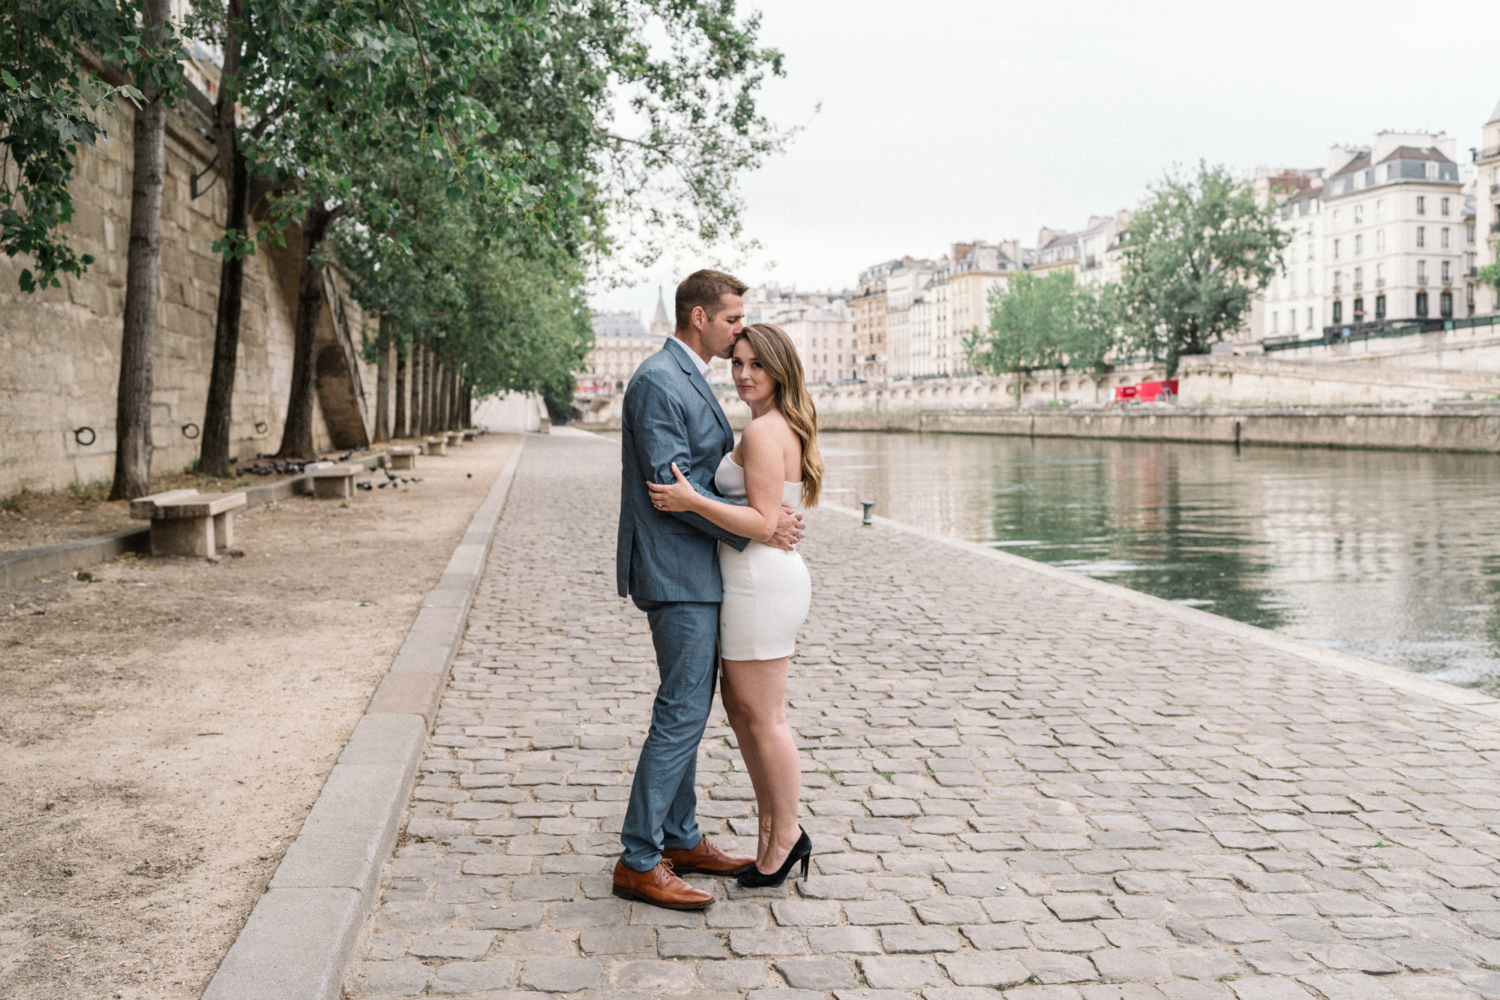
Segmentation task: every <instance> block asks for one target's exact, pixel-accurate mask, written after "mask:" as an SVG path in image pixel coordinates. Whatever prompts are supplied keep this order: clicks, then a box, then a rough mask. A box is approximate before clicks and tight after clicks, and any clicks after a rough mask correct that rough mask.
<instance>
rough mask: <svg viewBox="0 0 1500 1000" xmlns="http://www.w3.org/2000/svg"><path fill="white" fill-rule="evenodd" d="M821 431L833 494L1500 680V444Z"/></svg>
mask: <svg viewBox="0 0 1500 1000" xmlns="http://www.w3.org/2000/svg"><path fill="white" fill-rule="evenodd" d="M822 442H823V453H824V456H825V459H826V461H827V464H828V477H827V486H826V492H825V496H826V499H827V501H828V502H829V503H835V504H840V505H843V506H850V507H854V506H857V502H858V501H860V500H874V501H876V503H877V506H876V508H875V510H876V513H878V514H883V515H885V516H887V517H890V518H893V519H894V520H897V521H903V522H906V523H908V524H914V525H919V526H921V527H924V528H929V529H932V530H935V531H939V532H943V533H945V534H949V535H953V536H955V537H958V538H964V539H968V540H970V541H975V542H981V543H984V544H987V545H992V546H995V547H996V548H1001V549H1004V550H1005V551H1007V552H1011V553H1014V554H1016V555H1019V556H1025V557H1027V558H1029V559H1035V560H1038V561H1040V562H1045V563H1050V564H1052V565H1054V566H1059V567H1061V568H1063V569H1068V570H1072V571H1074V572H1077V573H1086V574H1088V575H1089V576H1094V577H1098V578H1100V579H1103V580H1108V581H1110V582H1112V583H1117V584H1120V585H1122V586H1126V587H1130V588H1132V589H1135V590H1140V591H1144V592H1146V593H1148V594H1154V595H1156V596H1158V597H1164V598H1166V599H1167V600H1170V601H1176V602H1178V603H1181V604H1187V605H1191V606H1194V607H1199V608H1202V609H1204V610H1205V611H1210V612H1213V613H1215V614H1220V615H1224V616H1226V617H1228V618H1234V619H1236V620H1238V621H1242V622H1249V623H1250V624H1252V625H1259V626H1262V627H1264V628H1268V629H1274V630H1276V631H1278V632H1284V633H1286V634H1287V635H1291V636H1296V637H1297V638H1299V639H1304V640H1306V641H1308V642H1312V643H1316V644H1318V645H1320V646H1327V647H1331V648H1335V649H1340V650H1344V651H1345V652H1348V653H1352V654H1354V655H1357V656H1362V657H1365V658H1367V659H1371V660H1376V661H1379V662H1381V663H1389V664H1392V665H1395V666H1401V667H1406V668H1408V669H1411V670H1414V671H1418V672H1420V673H1424V674H1428V675H1430V676H1432V677H1435V678H1437V679H1440V680H1444V681H1448V682H1450V683H1454V684H1461V685H1465V686H1471V687H1478V688H1482V689H1484V690H1487V691H1489V692H1491V693H1496V694H1500V503H1497V502H1496V484H1497V482H1500V457H1496V456H1489V455H1448V454H1429V453H1420V452H1394V451H1333V450H1314V449H1291V448H1250V447H1247V448H1244V449H1242V450H1240V451H1236V450H1235V449H1234V448H1233V447H1229V446H1223V445H1195V444H1163V443H1148V442H1136V441H1102V440H1101V441H1093V440H1090V441H1081V440H1067V439H1059V438H1037V439H1035V440H1031V439H1027V438H1017V437H998V436H987V435H966V434H873V433H837V432H835V433H827V434H824V435H823V436H822ZM996 613H997V614H1003V613H1004V609H996Z"/></svg>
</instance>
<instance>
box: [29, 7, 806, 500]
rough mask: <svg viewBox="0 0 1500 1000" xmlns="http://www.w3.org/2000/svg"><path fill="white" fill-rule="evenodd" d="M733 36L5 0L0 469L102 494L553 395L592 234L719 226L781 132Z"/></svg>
mask: <svg viewBox="0 0 1500 1000" xmlns="http://www.w3.org/2000/svg"><path fill="white" fill-rule="evenodd" d="M757 33H758V23H757V21H756V20H755V19H754V18H747V17H737V16H735V15H734V14H732V12H731V11H729V10H728V9H724V10H719V9H717V8H713V9H707V8H706V9H704V10H697V9H694V8H690V7H686V6H683V5H678V4H670V3H663V2H659V0H621V2H613V3H605V4H589V5H567V4H564V5H555V4H536V3H515V2H497V0H466V2H463V3H457V4H452V3H437V2H433V3H424V2H414V3H411V2H404V3H402V4H399V5H398V4H390V3H385V2H380V0H357V2H353V3H348V2H339V3H331V2H327V0H306V2H293V3H284V2H264V3H262V2H259V0H230V2H226V3H219V2H196V0H119V2H116V0H108V2H106V0H99V2H90V3H84V4H79V3H73V2H70V0H39V2H37V3H28V4H13V5H9V6H6V7H5V8H4V9H3V10H0V71H3V76H0V131H3V133H4V136H5V138H4V142H3V150H0V212H3V231H0V248H3V250H4V252H5V256H6V260H5V262H4V263H3V264H0V272H3V273H0V303H3V305H0V315H3V317H4V318H3V320H0V336H3V338H4V341H5V344H6V346H7V348H8V351H7V353H8V355H9V357H10V358H11V359H13V360H14V361H15V363H13V364H8V365H7V368H8V372H7V375H6V376H5V378H6V380H7V385H6V390H7V391H6V392H5V393H4V394H0V419H3V420H4V422H5V424H6V425H7V428H8V432H7V437H8V438H9V441H8V445H7V448H6V454H5V456H4V460H3V461H0V466H3V470H4V471H3V472H0V493H3V494H10V493H14V492H16V491H17V490H19V489H23V488H24V489H32V490H38V489H40V490H47V489H56V488H61V487H65V486H68V485H70V484H72V483H77V482H89V481H93V480H98V479H103V478H109V480H110V482H111V490H110V495H111V496H113V497H115V498H122V499H128V498H131V497H136V496H140V495H142V494H144V493H146V492H148V491H149V489H150V479H151V476H152V474H153V464H152V459H153V457H155V458H156V459H157V465H158V467H157V468H156V472H157V474H160V473H161V471H162V469H161V468H160V466H161V465H162V464H163V463H165V464H166V466H167V468H168V470H169V471H172V472H176V471H177V470H178V469H181V468H183V467H192V468H194V469H196V470H198V471H200V472H203V473H207V474H212V475H214V476H225V475H227V474H228V473H230V472H231V471H232V466H233V464H234V463H233V461H232V460H235V459H238V460H240V461H242V462H246V461H250V460H253V458H254V457H255V456H257V455H268V456H275V457H276V458H278V459H283V460H285V459H295V460H307V459H311V458H314V457H316V455H317V453H318V452H320V451H326V450H328V449H344V448H348V447H351V446H358V445H361V444H365V443H373V442H376V441H381V440H384V439H386V438H388V437H390V436H391V435H392V434H393V433H397V434H399V433H401V432H403V431H408V430H411V429H413V428H416V429H430V428H433V427H444V426H448V425H449V424H450V423H451V422H452V420H453V419H454V418H451V417H449V416H448V414H450V413H457V412H459V411H460V410H462V409H463V407H464V404H465V403H466V402H467V401H470V400H474V399H479V398H483V397H486V396H489V395H492V394H495V393H497V392H504V391H523V392H530V393H536V394H540V395H542V396H543V397H545V398H547V399H549V400H551V401H552V405H553V407H554V410H556V411H557V412H559V413H565V412H566V407H567V401H568V398H569V396H570V394H571V392H572V389H573V381H572V374H571V373H572V372H573V371H574V370H575V369H577V368H578V367H579V363H580V362H581V360H582V358H583V357H584V355H585V353H586V351H587V349H588V342H589V336H590V334H589V322H588V316H589V314H588V310H587V308H586V305H585V303H584V298H583V287H584V280H585V266H586V264H587V263H589V262H590V261H593V262H596V263H598V262H603V263H602V264H601V266H602V267H604V268H606V269H607V268H609V267H623V266H625V262H624V261H623V259H622V260H621V261H619V262H617V263H615V264H610V263H608V260H609V257H610V254H611V253H612V251H613V250H614V249H615V235H614V233H615V227H617V226H619V225H622V224H624V225H629V226H631V227H632V231H633V233H634V234H635V237H636V239H635V242H634V243H633V244H632V249H631V253H632V254H639V255H642V256H643V257H644V258H646V259H649V258H651V257H652V256H654V255H655V254H656V253H659V252H660V248H661V246H662V245H663V244H664V242H665V241H666V240H668V239H671V240H673V241H674V242H675V243H676V244H677V245H682V246H691V245H701V244H706V243H710V242H721V241H723V240H726V239H727V240H734V239H736V238H738V237H739V221H738V220H739V210H740V201H739V195H738V193H737V189H736V179H737V177H738V176H739V175H740V174H741V173H742V172H743V171H744V170H745V169H747V167H748V166H749V165H750V164H751V163H752V162H753V161H754V159H755V158H757V157H760V156H763V155H766V154H770V153H773V152H775V151H776V150H777V149H778V148H780V146H781V144H782V142H783V141H784V140H785V137H786V136H785V132H784V131H783V130H781V129H779V128H778V127H777V126H775V125H774V124H773V123H772V122H770V121H769V120H768V119H767V118H766V117H765V116H764V115H763V114H761V113H760V112H759V111H758V110H757V108H756V98H757V92H758V89H759V87H760V85H761V83H762V80H763V79H764V78H765V77H766V76H769V75H776V74H779V73H781V71H782V68H781V55H780V53H778V52H777V51H776V50H774V49H771V48H768V47H766V46H765V45H763V44H762V43H761V42H760V41H759V39H758V34H757ZM647 39H651V41H650V42H649V43H648V42H647ZM657 39H666V41H664V42H663V41H657ZM623 100H629V101H633V102H634V106H635V107H636V109H637V110H638V111H639V112H640V116H641V118H642V119H643V120H644V121H645V122H647V123H649V124H648V128H647V131H645V132H643V133H640V134H637V132H636V131H632V127H633V126H632V127H627V125H626V124H624V123H617V122H615V121H614V114H613V108H614V107H615V102H616V101H623ZM666 164H671V166H672V168H673V169H672V171H671V172H670V174H667V173H666V172H664V170H663V167H664V165H666ZM669 204H670V205H672V206H674V207H673V208H672V209H671V210H667V209H665V208H664V207H663V206H665V205H669ZM376 395H378V399H371V398H370V397H371V396H376ZM351 411H352V417H351Z"/></svg>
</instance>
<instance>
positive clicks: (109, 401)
mask: <svg viewBox="0 0 1500 1000" xmlns="http://www.w3.org/2000/svg"><path fill="white" fill-rule="evenodd" d="M124 114H125V121H124V124H122V125H121V126H119V127H117V128H115V129H113V130H112V132H111V135H110V138H109V140H108V141H107V142H103V143H101V144H100V145H99V147H98V148H97V149H88V148H87V147H83V148H80V150H79V156H78V167H77V170H76V172H75V174H74V181H73V198H74V205H75V207H76V214H75V215H74V217H73V220H72V222H71V223H69V224H68V226H67V232H68V234H69V236H70V237H71V239H72V241H73V244H74V246H75V247H76V248H77V250H78V251H79V252H80V253H88V254H92V255H93V256H94V257H95V258H96V260H95V262H94V264H93V266H91V267H90V268H89V270H88V273H86V274H85V275H84V276H83V277H81V278H74V277H68V276H64V277H62V280H61V284H62V287H60V288H51V289H47V290H46V291H42V292H38V293H36V294H33V295H26V294H24V293H23V292H21V291H20V289H19V287H18V285H17V282H16V278H17V275H18V274H19V273H20V271H21V269H22V268H23V267H27V266H29V265H30V261H27V260H24V259H22V258H12V259H4V258H0V496H7V495H9V494H12V493H15V492H17V491H19V490H21V489H30V490H36V491H47V490H56V489H63V488H66V487H67V486H69V485H70V484H72V483H88V482H91V481H95V480H100V479H107V478H109V477H110V476H111V475H112V473H113V469H114V449H115V390H116V386H117V384H118V380H119V366H120V337H121V325H122V317H123V312H124V301H125V266H126V249H127V245H128V243H129V234H130V185H131V166H132V164H131V138H130V123H131V122H132V120H133V116H132V114H131V109H130V105H129V102H125V106H124ZM195 114H197V111H196V109H195V107H194V106H193V105H192V104H191V103H190V102H186V101H185V102H183V106H182V110H181V111H180V112H173V113H169V115H168V127H167V137H166V176H165V191H164V193H163V199H162V220H161V248H162V249H161V279H160V286H159V290H158V299H157V324H158V326H157V332H156V351H155V392H154V394H153V400H152V414H153V419H152V439H153V442H154V444H155V447H156V454H155V459H154V462H153V467H154V468H155V469H156V470H157V471H158V472H162V471H165V472H173V471H177V470H179V469H181V468H183V467H184V466H186V465H188V464H189V463H191V462H192V461H193V460H194V459H195V458H197V456H198V444H197V441H196V440H195V439H194V438H192V437H190V436H189V435H192V434H193V433H194V430H195V427H196V425H201V424H202V422H203V412H204V402H205V399H206V397H207V394H208V376H209V368H210V365H211V363H212V359H213V335H214V314H215V311H216V308H217V303H218V289H219V258H218V256H217V255H215V254H214V253H213V252H212V249H211V247H212V244H213V241H214V239H215V238H217V236H218V234H219V231H220V227H221V226H222V224H223V218H224V201H223V199H224V191H225V186H224V185H223V184H222V183H216V184H213V186H212V188H211V189H210V190H208V191H207V193H204V194H201V195H200V196H199V197H198V198H196V199H194V198H193V197H192V193H191V190H190V178H191V177H192V176H193V175H196V174H199V173H201V172H202V171H204V169H205V168H206V167H207V166H208V164H209V161H210V160H211V159H212V158H213V155H214V150H213V146H212V145H211V144H210V143H209V142H208V140H207V139H205V138H204V137H203V135H202V134H201V133H200V132H199V131H198V130H197V129H198V127H199V126H201V125H203V124H205V122H206V120H204V121H199V120H197V118H195V117H193V116H194V115H195ZM199 117H201V115H200V116H199ZM214 179H215V175H214V172H213V171H210V172H208V173H207V174H205V175H204V176H203V177H202V178H201V179H200V180H199V188H200V190H201V189H202V188H203V187H205V186H208V185H209V184H210V182H212V181H214ZM287 235H288V239H287V244H288V248H287V249H279V248H269V249H268V248H266V247H261V248H260V250H259V251H258V252H257V253H256V255H255V256H254V257H252V258H250V260H249V261H248V262H247V266H246V268H245V299H244V312H243V315H242V318H241V334H240V356H239V366H238V372H237V374H236V380H235V398H234V422H233V441H234V444H233V446H232V448H231V454H234V455H237V456H238V457H241V458H244V459H253V458H254V456H255V454H256V453H257V452H270V451H275V450H276V447H277V445H278V444H279V443H280V440H281V427H282V419H283V417H284V415H285V410H286V400H287V394H288V392H289V389H290V384H291V371H292V323H293V319H294V316H295V312H296V281H297V273H298V269H299V267H300V258H301V254H300V238H299V233H298V230H296V229H295V228H294V229H292V230H291V231H289V232H288V234H287ZM342 298H343V301H344V307H345V310H346V312H347V315H348V326H349V329H350V332H351V336H352V337H353V339H354V346H355V347H356V348H358V347H359V346H360V340H361V339H362V331H363V330H364V329H365V326H366V321H365V318H364V316H363V314H362V312H361V311H360V309H359V308H358V306H357V304H356V303H354V302H353V301H352V300H351V299H350V298H349V297H348V294H347V291H345V292H344V293H343V295H342ZM324 312H325V316H324V319H323V323H322V325H323V328H324V329H323V330H322V332H321V333H320V346H322V344H323V342H325V341H326V342H327V343H334V342H335V332H334V328H333V324H332V322H331V321H330V319H329V318H328V316H327V315H326V313H327V310H325V311H324ZM357 368H358V369H359V378H358V379H357V380H354V384H356V385H359V384H363V386H364V389H365V392H366V393H367V394H368V397H369V399H368V404H367V405H366V407H365V409H366V410H367V412H368V418H369V419H373V417H374V412H375V406H374V389H375V372H374V368H373V366H367V365H365V364H363V362H358V363H357ZM321 374H322V373H321V372H320V375H321ZM344 377H345V378H348V373H347V372H346V373H344ZM188 425H194V426H193V427H190V426H188ZM314 426H315V428H316V433H317V435H318V437H319V441H318V444H319V445H320V446H322V447H327V446H331V445H333V444H335V443H336V442H334V441H332V440H331V438H330V437H329V435H328V432H327V428H326V424H325V421H324V420H323V418H322V413H321V408H320V409H319V413H318V416H317V418H316V419H315V422H314ZM82 428H89V429H90V430H91V431H92V440H91V441H90V434H89V433H88V431H81V430H80V429H82ZM184 428H186V431H185V430H184ZM75 431H78V432H79V433H77V434H75ZM85 442H89V443H85Z"/></svg>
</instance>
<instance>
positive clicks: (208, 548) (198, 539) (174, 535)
mask: <svg viewBox="0 0 1500 1000" xmlns="http://www.w3.org/2000/svg"><path fill="white" fill-rule="evenodd" d="M243 506H245V494H243V493H199V492H198V491H197V490H168V491H167V492H166V493H156V494H153V495H151V496H148V497H141V498H140V499H138V500H132V501H130V516H131V517H133V518H135V519H136V520H138V521H147V520H149V521H150V522H151V554H152V555H154V556H194V557H197V558H199V559H217V558H218V557H219V554H220V553H221V552H228V551H229V550H231V549H233V548H234V512H235V511H236V510H238V509H239V508H240V507H243Z"/></svg>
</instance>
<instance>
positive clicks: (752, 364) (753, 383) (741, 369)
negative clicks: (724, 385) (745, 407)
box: [729, 337, 776, 405]
mask: <svg viewBox="0 0 1500 1000" xmlns="http://www.w3.org/2000/svg"><path fill="white" fill-rule="evenodd" d="M729 366H730V369H731V373H732V374H733V375H734V388H735V391H736V392H738V393H739V394H740V399H743V400H744V401H745V402H746V403H751V404H755V405H759V404H762V403H767V402H770V401H771V400H772V399H773V398H774V397H775V395H776V380H775V379H773V378H772V377H771V373H770V372H768V371H766V370H765V369H764V368H762V367H761V366H760V361H759V360H757V359H756V357H755V348H753V347H751V346H750V338H749V337H741V338H739V339H738V340H736V341H735V343H734V353H733V354H731V355H730V357H729Z"/></svg>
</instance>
